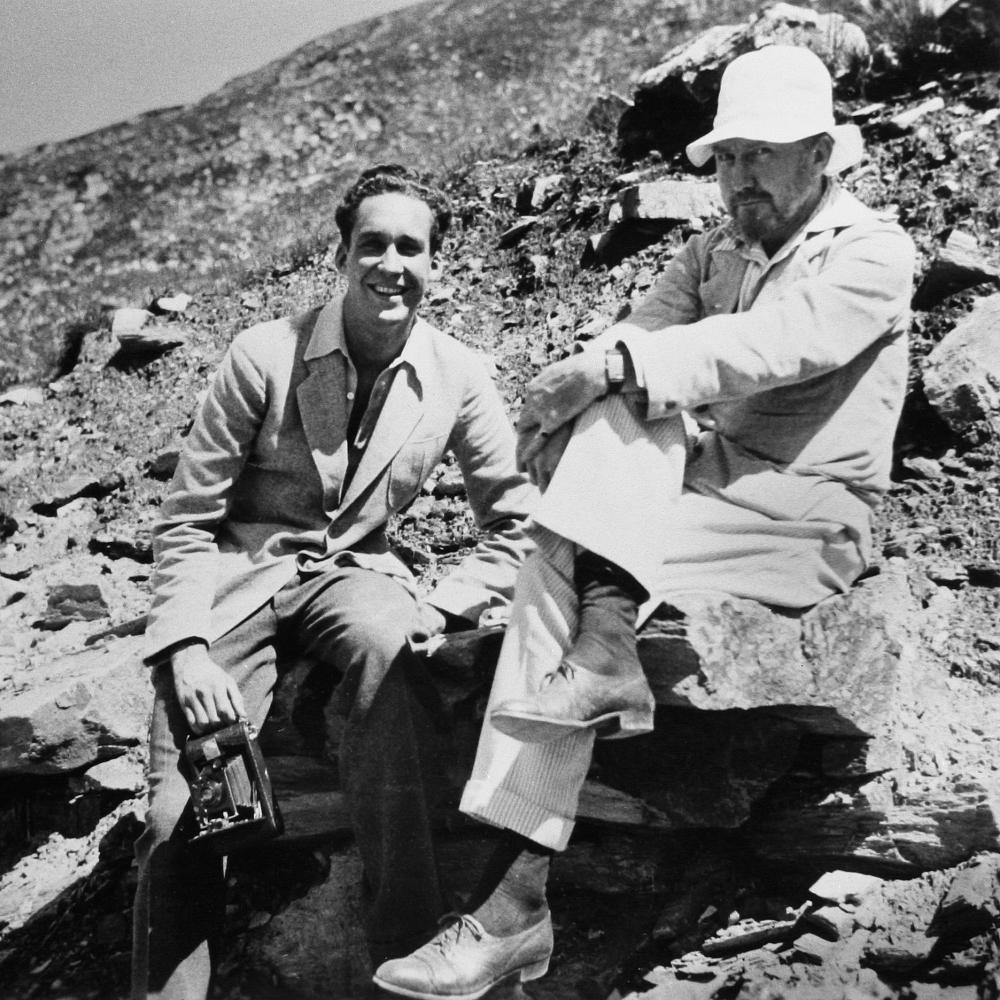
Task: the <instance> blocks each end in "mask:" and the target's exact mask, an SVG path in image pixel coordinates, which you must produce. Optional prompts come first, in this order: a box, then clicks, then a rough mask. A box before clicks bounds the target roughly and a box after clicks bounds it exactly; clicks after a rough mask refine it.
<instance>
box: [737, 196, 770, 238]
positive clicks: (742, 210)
mask: <svg viewBox="0 0 1000 1000" xmlns="http://www.w3.org/2000/svg"><path fill="white" fill-rule="evenodd" d="M732 215H733V223H734V225H735V226H736V229H737V230H738V232H739V233H740V235H741V236H742V237H743V238H744V239H746V240H749V241H750V242H757V241H760V240H763V238H764V237H766V236H767V235H768V234H769V233H771V232H773V231H774V229H775V228H777V227H778V226H779V225H780V222H781V220H780V219H778V217H777V214H776V213H775V211H774V204H773V203H772V202H771V200H770V198H767V197H766V196H761V199H760V200H756V199H754V200H753V201H737V203H736V204H735V205H734V206H733V213H732Z"/></svg>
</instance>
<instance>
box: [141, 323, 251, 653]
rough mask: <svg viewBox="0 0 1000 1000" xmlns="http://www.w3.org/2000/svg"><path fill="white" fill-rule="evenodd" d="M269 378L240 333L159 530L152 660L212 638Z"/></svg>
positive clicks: (194, 431) (193, 434)
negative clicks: (226, 554)
mask: <svg viewBox="0 0 1000 1000" xmlns="http://www.w3.org/2000/svg"><path fill="white" fill-rule="evenodd" d="M265 406H266V389H265V381H264V378H263V376H262V373H261V371H260V369H259V367H258V366H257V365H256V364H255V363H254V362H253V360H252V359H251V357H250V355H249V354H248V352H247V350H246V349H245V347H244V346H243V343H242V341H241V340H240V338H237V339H236V340H235V341H234V342H233V344H232V345H231V346H230V348H229V350H228V351H227V352H226V355H225V357H224V358H223V360H222V364H221V366H220V367H219V370H218V372H217V373H216V376H215V378H214V380H213V382H212V384H211V386H210V388H209V390H208V395H207V396H206V398H205V400H204V401H203V403H202V405H201V407H200V409H199V411H198V414H197V416H196V418H195V421H194V425H193V426H192V428H191V431H190V433H189V434H188V436H187V439H186V441H185V445H184V449H183V451H182V453H181V458H180V461H179V463H178V465H177V471H176V472H175V473H174V478H173V481H172V482H171V485H170V492H169V493H168V495H167V499H166V501H165V502H164V504H163V507H162V508H161V511H160V517H159V520H158V521H157V523H156V525H155V527H154V529H153V551H154V555H155V557H156V571H155V573H154V576H153V583H152V590H153V602H152V607H151V608H150V613H149V621H148V624H147V628H146V638H147V654H146V660H147V662H151V661H154V660H156V659H158V658H159V657H160V656H162V654H163V653H164V651H166V650H167V649H168V648H169V647H170V646H173V645H175V644H176V643H178V642H180V641H182V640H184V639H203V640H204V641H205V642H208V641H209V631H210V620H211V610H212V604H213V601H214V598H215V581H216V561H217V559H218V551H219V550H218V546H217V544H216V532H217V531H218V528H219V525H220V524H221V523H222V521H223V520H224V518H225V517H226V514H227V513H228V510H229V505H230V500H231V496H232V489H233V485H234V483H235V482H236V480H237V478H238V477H239V475H240V472H241V471H242V469H243V466H244V464H245V462H246V459H247V455H248V454H249V452H250V449H251V447H252V445H253V441H254V439H255V437H256V435H257V431H258V429H259V427H260V425H261V422H262V420H263V415H264V412H265Z"/></svg>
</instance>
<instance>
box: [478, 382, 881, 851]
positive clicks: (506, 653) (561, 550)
mask: <svg viewBox="0 0 1000 1000" xmlns="http://www.w3.org/2000/svg"><path fill="white" fill-rule="evenodd" d="M686 463H687V449H686V439H685V431H684V426H683V423H682V420H681V418H680V417H676V418H670V419H667V420H657V421H652V422H647V421H645V420H643V419H642V417H641V415H639V414H638V412H637V411H636V410H635V409H634V408H633V407H632V405H631V404H630V403H629V402H628V401H627V399H625V398H624V397H621V396H617V397H614V396H612V397H606V398H604V399H602V400H599V401H598V402H597V403H596V404H593V405H592V406H590V407H589V408H588V409H587V410H586V411H585V412H584V414H582V415H581V417H580V418H578V420H577V424H576V427H575V429H574V432H573V435H572V437H571V438H570V441H569V444H568V446H567V448H566V451H565V452H564V454H563V457H562V459H561V460H560V462H559V465H558V467H557V469H556V473H555V475H554V477H553V479H552V483H551V485H550V486H549V488H548V490H547V491H546V492H545V494H544V495H543V496H542V500H541V503H540V504H539V506H538V508H537V509H536V512H535V514H534V521H535V529H534V533H535V539H536V542H537V548H536V549H535V551H534V552H533V553H532V554H531V555H530V556H529V557H528V559H527V561H526V562H525V563H524V565H523V566H522V567H521V570H520V572H519V574H518V577H517V583H516V586H515V591H514V602H513V605H512V607H511V617H510V623H509V625H508V627H507V632H506V635H505V636H504V642H503V645H502V646H501V650H500V656H499V659H498V661H497V669H496V674H495V676H494V680H493V687H492V690H491V693H490V698H489V703H488V706H487V710H486V714H487V718H486V721H485V722H484V725H483V729H482V732H481V735H480V738H479V745H478V748H477V752H476V760H475V763H474V765H473V770H472V775H471V776H470V779H469V781H468V782H467V783H466V786H465V789H464V791H463V795H462V802H461V809H462V811H463V812H465V813H467V814H469V815H471V816H474V817H476V818H477V819H480V820H482V821H484V822H486V823H490V824H492V825H494V826H499V827H504V828H506V829H509V830H513V831H515V832H516V833H519V834H521V835H522V836H524V837H528V838H529V839H531V840H534V841H535V842H536V843H539V844H541V845H542V846H544V847H548V848H551V849H553V850H557V851H558V850H563V849H564V848H565V847H566V845H567V843H568V841H569V838H570V835H571V833H572V830H573V826H574V820H575V816H576V809H577V804H578V801H579V794H580V789H581V788H582V787H583V783H584V781H585V780H586V777H587V771H588V769H589V766H590V761H591V755H592V750H593V739H594V737H593V733H592V731H591V730H582V731H580V732H578V733H574V734H571V735H569V736H566V737H563V738H561V739H558V740H554V741H552V742H550V743H521V742H519V741H517V740H515V739H512V738H511V737H509V736H505V735H504V734H503V733H500V732H498V731H497V730H496V729H494V728H493V727H492V726H491V725H490V722H489V712H490V710H491V709H492V707H493V706H494V705H496V704H498V703H500V702H503V701H507V700H509V699H513V698H518V699H520V698H525V697H531V696H532V695H534V694H535V693H537V691H538V690H539V688H540V686H541V684H542V681H543V678H544V677H545V675H546V674H548V673H551V672H552V671H554V670H555V669H556V668H557V667H558V665H559V662H560V660H561V659H562V656H563V654H564V653H565V652H566V650H567V649H568V648H569V646H570V644H571V642H572V641H573V639H574V638H575V635H576V628H577V609H578V600H577V595H576V590H575V586H574V581H573V564H574V560H575V557H576V555H577V554H578V553H579V551H580V550H581V549H588V550H590V551H593V552H596V553H597V554H598V555H601V556H603V557H604V558H606V559H608V560H610V561H611V562H613V563H616V564H617V565H618V566H620V567H622V568H623V569H625V570H627V571H628V572H629V573H630V574H631V575H632V576H633V577H635V579H637V580H638V581H639V582H640V583H642V584H643V586H644V587H645V588H646V590H647V591H648V592H649V594H650V598H649V600H648V601H647V602H646V603H645V604H644V605H643V607H642V608H641V609H640V623H641V622H642V621H643V620H644V619H645V618H647V617H648V616H649V615H650V614H651V613H652V612H653V611H654V610H655V609H656V607H658V606H659V604H660V603H661V601H662V600H663V599H664V598H667V597H669V595H670V594H671V593H677V592H679V591H692V590H700V591H705V590H711V591H717V592H722V593H727V594H731V595H733V596H737V597H746V598H751V599H753V600H758V601H761V602H763V603H767V604H777V605H780V606H784V607H805V606H808V605H810V604H815V603H816V602H817V601H820V600H822V599H823V598H825V597H828V596H831V595H832V594H835V593H838V592H842V591H844V590H846V589H848V587H849V586H850V584H851V582H852V581H853V580H854V579H855V578H856V576H857V575H858V573H860V572H861V571H862V570H863V569H864V565H865V562H864V559H865V555H864V552H863V546H862V545H861V544H860V543H859V538H860V537H861V533H860V531H859V530H857V529H856V528H855V526H853V525H847V524H844V523H840V522H838V521H837V520H836V519H835V518H831V517H830V516H829V514H828V511H830V510H838V511H839V510H840V509H841V508H843V509H845V510H846V511H848V512H849V513H850V514H851V516H852V517H855V516H856V517H858V518H861V517H865V518H866V517H867V511H866V509H864V510H862V508H863V505H862V504H861V503H860V501H858V502H857V505H856V506H855V504H854V502H853V501H852V500H851V498H850V497H846V499H845V498H842V497H839V496H838V495H837V492H836V491H837V490H841V491H842V492H844V493H845V494H846V490H843V489H842V488H841V487H839V486H837V485H836V484H832V485H833V490H832V491H831V490H828V489H827V485H828V484H827V483H811V482H809V481H808V480H807V479H805V478H804V477H796V476H794V475H791V474H782V473H779V472H772V471H771V470H765V473H766V474H764V473H762V474H760V475H758V476H757V477H756V480H755V481H751V480H754V476H752V475H740V476H739V477H736V478H735V479H733V480H730V479H728V478H727V477H725V476H719V477H717V480H716V481H715V482H710V481H708V479H707V478H706V480H705V481H704V482H700V483H699V484H698V486H697V488H693V487H692V484H691V483H690V482H688V481H686V480H685V467H686ZM748 481H751V482H748ZM760 483H762V484H763V485H759V484H760ZM831 492H832V497H833V502H831V500H830V498H829V497H828V494H830V493H831ZM817 493H819V494H820V495H821V496H822V498H823V499H822V502H817V500H816V498H815V494H817ZM737 497H739V500H740V502H736V498H737Z"/></svg>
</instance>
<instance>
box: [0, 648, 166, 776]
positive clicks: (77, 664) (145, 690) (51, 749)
mask: <svg viewBox="0 0 1000 1000" xmlns="http://www.w3.org/2000/svg"><path fill="white" fill-rule="evenodd" d="M141 649H142V640H141V638H138V637H130V638H127V639H115V640H111V641H109V642H107V643H105V644H104V645H102V646H99V647H95V648H93V649H86V650H83V651H81V652H79V653H73V654H70V655H69V656H65V657H63V658H61V659H60V661H59V662H58V663H56V664H52V665H51V666H50V668H49V669H48V670H47V673H48V676H49V678H50V679H49V680H47V681H46V682H45V683H43V684H39V685H37V686H35V687H33V688H31V690H29V691H26V692H24V693H23V694H19V695H15V696H14V697H13V698H9V699H5V701H4V703H3V705H2V706H0V777H9V776H11V775H15V774H16V775H30V774H36V775H42V774H59V773H65V772H67V771H78V770H80V771H82V770H85V769H86V768H88V767H90V766H92V765H94V764H96V763H98V762H100V761H104V760H108V759H110V758H113V757H117V756H120V755H122V754H124V753H125V752H126V751H127V749H128V748H129V747H134V746H136V745H137V744H139V743H141V742H143V741H145V739H146V736H147V733H148V729H149V712H150V708H151V706H152V702H153V689H152V684H151V683H150V678H149V669H148V668H147V667H145V666H144V665H143V663H142V654H141Z"/></svg>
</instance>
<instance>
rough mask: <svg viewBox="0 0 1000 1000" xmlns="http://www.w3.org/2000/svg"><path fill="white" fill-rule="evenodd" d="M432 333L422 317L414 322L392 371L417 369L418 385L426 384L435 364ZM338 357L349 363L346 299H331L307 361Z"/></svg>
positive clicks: (309, 346)
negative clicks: (324, 357)
mask: <svg viewBox="0 0 1000 1000" xmlns="http://www.w3.org/2000/svg"><path fill="white" fill-rule="evenodd" d="M431 329H432V328H431V326H430V325H429V324H427V323H425V322H424V321H423V320H422V319H421V318H420V317H419V316H418V317H417V318H416V319H415V320H414V321H413V329H412V330H410V335H409V337H407V338H406V343H405V344H404V345H403V350H402V351H400V353H399V357H397V358H395V359H393V361H391V362H390V364H389V365H388V367H389V368H396V367H399V366H400V365H404V364H405V365H408V366H409V367H410V368H412V369H413V372H414V374H415V375H416V376H417V379H418V381H420V382H424V381H425V380H426V377H427V374H428V372H429V371H430V369H431V364H432V354H433V350H432V345H431ZM335 353H339V354H342V355H343V356H344V358H345V359H347V358H349V357H350V355H349V354H348V351H347V338H346V335H345V333H344V297H343V295H338V296H336V298H333V299H331V300H330V301H329V302H328V303H327V304H326V305H325V306H323V308H322V309H320V311H319V315H318V316H317V317H316V324H315V326H314V327H313V332H312V336H311V337H310V338H309V343H308V344H307V345H306V350H305V354H304V355H303V357H304V359H305V360H306V361H315V360H316V359H317V358H321V357H323V356H324V355H327V354H335Z"/></svg>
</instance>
